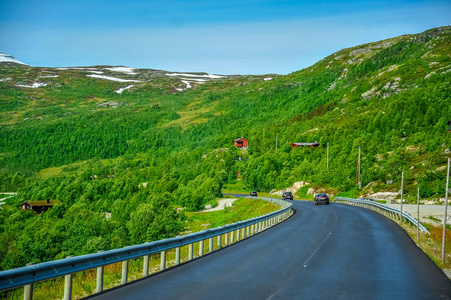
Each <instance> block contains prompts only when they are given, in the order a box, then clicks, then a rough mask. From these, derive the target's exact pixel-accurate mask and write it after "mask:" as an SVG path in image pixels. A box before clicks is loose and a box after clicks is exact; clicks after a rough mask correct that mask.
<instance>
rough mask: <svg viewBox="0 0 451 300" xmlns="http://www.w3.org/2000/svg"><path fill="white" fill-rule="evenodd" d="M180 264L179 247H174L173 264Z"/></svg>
mask: <svg viewBox="0 0 451 300" xmlns="http://www.w3.org/2000/svg"><path fill="white" fill-rule="evenodd" d="M178 264H180V247H176V248H175V265H178Z"/></svg>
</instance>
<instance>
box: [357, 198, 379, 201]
mask: <svg viewBox="0 0 451 300" xmlns="http://www.w3.org/2000/svg"><path fill="white" fill-rule="evenodd" d="M357 200H368V201H374V202H376V200H375V199H374V198H359V199H357Z"/></svg>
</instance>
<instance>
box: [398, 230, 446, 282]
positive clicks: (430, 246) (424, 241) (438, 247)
mask: <svg viewBox="0 0 451 300" xmlns="http://www.w3.org/2000/svg"><path fill="white" fill-rule="evenodd" d="M396 222H397V223H398V224H400V223H399V221H396ZM400 226H401V227H402V228H403V229H404V230H405V231H406V232H407V233H408V234H409V236H410V237H411V238H412V240H413V241H414V242H415V243H416V244H417V246H418V247H420V248H421V249H422V250H423V252H424V253H426V255H428V256H429V258H431V260H432V261H434V263H435V264H436V265H437V266H438V267H439V268H441V269H442V270H443V271H445V273H447V275H448V277H450V276H451V273H450V272H451V230H450V229H448V226H447V230H446V234H445V236H446V237H445V261H444V262H442V239H443V226H436V225H434V224H429V223H424V224H423V226H425V227H426V228H427V230H429V232H430V233H431V234H430V235H429V234H427V233H424V232H421V231H420V241H419V242H418V239H417V228H416V227H415V226H412V225H410V224H406V223H403V224H402V225H401V224H400Z"/></svg>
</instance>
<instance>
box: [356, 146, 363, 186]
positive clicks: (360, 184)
mask: <svg viewBox="0 0 451 300" xmlns="http://www.w3.org/2000/svg"><path fill="white" fill-rule="evenodd" d="M357 184H358V185H359V189H361V188H362V182H361V181H360V147H359V160H358V162H357Z"/></svg>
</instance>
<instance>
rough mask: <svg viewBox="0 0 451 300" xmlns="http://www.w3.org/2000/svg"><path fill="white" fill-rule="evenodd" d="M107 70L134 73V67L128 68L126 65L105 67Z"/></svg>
mask: <svg viewBox="0 0 451 300" xmlns="http://www.w3.org/2000/svg"><path fill="white" fill-rule="evenodd" d="M106 69H107V70H110V71H113V72H119V73H125V74H128V75H136V69H134V68H128V67H112V68H106Z"/></svg>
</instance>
